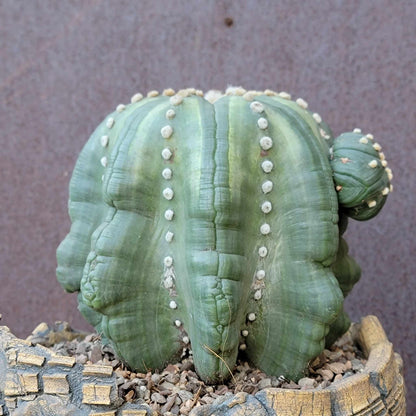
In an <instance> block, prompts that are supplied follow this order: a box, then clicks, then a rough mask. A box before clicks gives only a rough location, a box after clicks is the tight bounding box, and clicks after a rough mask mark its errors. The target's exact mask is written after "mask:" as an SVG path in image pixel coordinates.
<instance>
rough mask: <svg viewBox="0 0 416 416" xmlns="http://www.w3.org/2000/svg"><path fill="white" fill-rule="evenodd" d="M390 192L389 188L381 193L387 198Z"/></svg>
mask: <svg viewBox="0 0 416 416" xmlns="http://www.w3.org/2000/svg"><path fill="white" fill-rule="evenodd" d="M389 192H390V189H389V188H387V187H386V188H384V189H383V190H382V191H381V194H382V195H384V196H386V195H388V194H389Z"/></svg>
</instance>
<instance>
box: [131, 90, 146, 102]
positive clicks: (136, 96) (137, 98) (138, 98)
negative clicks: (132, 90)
mask: <svg viewBox="0 0 416 416" xmlns="http://www.w3.org/2000/svg"><path fill="white" fill-rule="evenodd" d="M141 100H143V94H140V93H139V92H138V93H137V94H134V95H133V96H132V97H131V98H130V102H131V103H132V104H134V103H138V102H139V101H141Z"/></svg>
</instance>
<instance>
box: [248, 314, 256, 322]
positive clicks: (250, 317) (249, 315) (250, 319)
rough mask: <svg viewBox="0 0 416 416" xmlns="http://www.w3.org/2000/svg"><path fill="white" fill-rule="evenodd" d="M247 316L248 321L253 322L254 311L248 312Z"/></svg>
mask: <svg viewBox="0 0 416 416" xmlns="http://www.w3.org/2000/svg"><path fill="white" fill-rule="evenodd" d="M247 318H248V320H249V321H251V322H253V321H255V320H256V314H255V313H254V312H251V313H249V314H248V316H247Z"/></svg>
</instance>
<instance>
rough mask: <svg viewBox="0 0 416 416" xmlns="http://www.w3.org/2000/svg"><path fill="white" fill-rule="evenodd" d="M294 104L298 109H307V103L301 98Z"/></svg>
mask: <svg viewBox="0 0 416 416" xmlns="http://www.w3.org/2000/svg"><path fill="white" fill-rule="evenodd" d="M296 104H297V105H298V106H299V107H302V108H303V109H305V110H306V109H307V108H308V103H307V101H305V100H304V99H303V98H298V99H297V100H296Z"/></svg>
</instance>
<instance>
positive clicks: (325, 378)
mask: <svg viewBox="0 0 416 416" xmlns="http://www.w3.org/2000/svg"><path fill="white" fill-rule="evenodd" d="M28 340H30V341H31V342H32V343H38V344H42V345H44V346H47V347H49V348H51V349H52V350H53V351H55V353H57V354H60V355H66V356H68V355H69V356H74V357H76V361H77V362H78V363H80V364H91V363H92V364H107V365H111V366H112V367H113V369H114V371H115V373H116V377H117V385H118V392H119V396H120V397H121V398H123V399H124V400H125V401H127V402H130V401H133V400H139V401H141V402H145V403H147V404H148V405H150V406H151V407H152V408H153V409H154V410H155V411H157V412H158V414H161V415H166V416H171V415H188V414H189V413H190V411H191V410H192V408H194V407H198V406H201V405H204V404H210V403H212V402H213V401H214V400H215V399H216V398H218V397H219V396H222V395H225V394H226V393H233V394H235V393H238V392H246V393H249V394H255V393H257V392H258V391H260V390H262V389H265V388H267V387H280V388H288V389H301V390H306V389H313V388H318V389H322V388H325V387H328V386H329V385H330V384H331V383H335V382H337V381H338V380H341V379H343V378H345V377H349V376H351V375H353V374H355V373H358V372H361V371H363V369H364V366H365V364H366V360H365V358H364V357H363V354H362V352H361V350H360V349H359V347H358V346H357V345H356V344H355V343H354V342H353V339H352V335H351V332H348V333H347V334H346V335H344V336H343V337H342V338H340V339H339V340H338V341H337V342H336V343H335V344H334V345H333V346H332V347H331V348H330V349H325V350H324V351H323V352H322V354H320V355H319V356H318V357H316V358H315V359H314V360H313V361H312V362H311V363H310V365H309V368H308V373H307V374H308V375H307V376H306V377H304V378H301V379H300V380H299V381H298V382H297V383H295V382H293V381H291V380H286V379H285V378H284V377H275V376H268V375H267V374H265V373H263V372H262V371H260V370H258V369H256V368H254V367H252V366H250V365H249V363H247V362H246V361H240V360H239V361H238V362H237V365H236V367H235V368H234V371H233V377H231V378H230V379H229V380H228V381H226V382H224V384H218V385H206V384H205V383H204V382H203V381H201V380H200V379H199V378H198V375H197V374H196V372H195V368H194V365H193V360H192V351H191V350H189V349H188V348H184V350H183V353H182V360H181V361H180V362H178V363H175V364H169V365H168V366H167V367H166V368H165V369H164V370H162V371H159V372H158V371H155V372H150V371H149V372H147V373H136V372H133V371H130V370H129V369H128V368H126V367H125V366H124V364H123V363H122V362H121V361H120V360H119V359H118V358H117V357H116V356H115V354H114V351H113V350H112V348H111V347H110V346H108V345H103V344H102V343H101V340H100V337H99V335H97V334H85V333H81V332H77V331H74V330H72V328H71V327H70V326H69V325H68V324H67V323H65V322H57V323H55V325H53V326H48V325H46V324H40V325H39V326H38V327H37V328H36V329H35V330H34V331H33V333H32V335H31V336H30V337H28Z"/></svg>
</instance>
